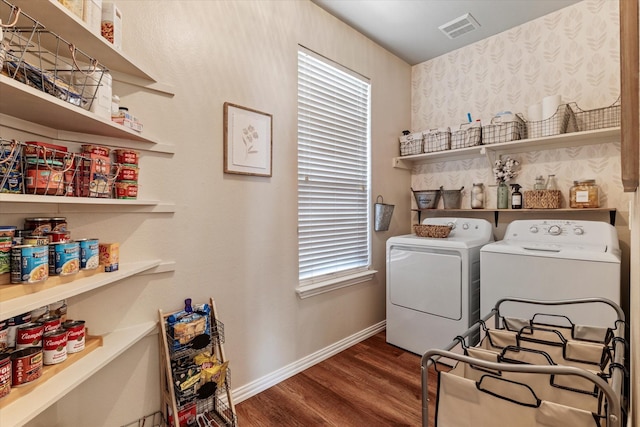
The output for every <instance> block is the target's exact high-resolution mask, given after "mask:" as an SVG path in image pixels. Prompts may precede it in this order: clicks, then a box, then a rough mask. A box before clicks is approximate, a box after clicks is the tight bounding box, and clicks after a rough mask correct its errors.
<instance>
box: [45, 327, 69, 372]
mask: <svg viewBox="0 0 640 427" xmlns="http://www.w3.org/2000/svg"><path fill="white" fill-rule="evenodd" d="M42 348H43V359H44V364H45V365H55V364H56V363H60V362H64V361H65V360H67V331H65V330H64V329H57V330H55V331H51V332H47V333H46V334H44V337H43V338H42Z"/></svg>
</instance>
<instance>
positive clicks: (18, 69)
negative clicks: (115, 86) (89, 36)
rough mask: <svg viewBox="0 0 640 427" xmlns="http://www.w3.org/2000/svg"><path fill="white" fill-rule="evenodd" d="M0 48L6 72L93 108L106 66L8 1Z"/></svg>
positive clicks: (1, 3)
mask: <svg viewBox="0 0 640 427" xmlns="http://www.w3.org/2000/svg"><path fill="white" fill-rule="evenodd" d="M0 19H2V22H4V23H6V24H5V27H4V28H3V33H4V38H3V40H2V46H1V47H0V50H1V54H0V59H2V61H1V62H2V73H3V74H5V75H7V76H8V77H9V78H11V79H13V80H16V81H19V82H21V83H24V84H26V85H28V86H30V87H33V88H35V89H37V90H39V91H42V92H44V93H47V94H49V95H52V96H55V97H56V98H58V99H62V100H63V101H66V102H68V103H70V104H73V105H76V106H78V107H81V108H83V109H85V110H89V109H90V108H91V105H92V103H93V101H94V99H95V97H96V92H97V90H98V88H99V87H100V85H102V84H103V82H102V77H103V74H104V73H105V72H107V70H106V68H105V67H103V66H102V65H100V63H99V62H98V60H97V59H95V58H93V57H91V56H89V55H87V54H85V53H84V52H83V51H81V50H80V49H78V48H76V47H75V46H74V45H73V44H72V43H69V42H67V41H65V40H64V39H63V38H61V37H60V36H58V35H57V34H55V33H53V32H51V31H48V30H47V29H46V28H45V27H44V26H43V25H42V24H41V23H40V22H38V21H36V20H35V19H33V18H32V17H30V16H29V15H27V14H25V13H24V12H22V11H20V9H19V8H17V7H15V6H14V5H12V4H11V3H9V2H7V1H6V0H0Z"/></svg>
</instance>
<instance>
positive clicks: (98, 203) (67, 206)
mask: <svg viewBox="0 0 640 427" xmlns="http://www.w3.org/2000/svg"><path fill="white" fill-rule="evenodd" d="M0 203H1V204H0V214H3V213H23V212H31V211H32V210H33V208H32V206H30V204H45V205H57V209H54V210H55V211H56V212H58V213H72V212H94V211H97V212H103V213H105V212H111V211H116V212H134V213H135V212H140V213H173V212H175V204H174V203H168V202H161V201H160V200H145V199H107V198H98V197H64V196H45V195H37V194H10V193H0ZM25 209H26V211H25Z"/></svg>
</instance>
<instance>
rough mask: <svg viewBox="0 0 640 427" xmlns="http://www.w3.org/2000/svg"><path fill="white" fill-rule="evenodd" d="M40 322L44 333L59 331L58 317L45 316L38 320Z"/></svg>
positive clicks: (60, 325)
mask: <svg viewBox="0 0 640 427" xmlns="http://www.w3.org/2000/svg"><path fill="white" fill-rule="evenodd" d="M40 322H41V323H42V324H43V326H44V333H45V334H46V333H47V332H51V331H55V330H56V329H60V328H61V327H62V322H61V321H60V316H54V315H51V314H47V315H46V316H44V317H42V318H41V319H40Z"/></svg>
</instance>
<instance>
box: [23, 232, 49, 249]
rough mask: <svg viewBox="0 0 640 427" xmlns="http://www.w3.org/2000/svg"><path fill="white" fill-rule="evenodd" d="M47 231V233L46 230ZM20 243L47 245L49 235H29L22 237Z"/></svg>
mask: <svg viewBox="0 0 640 427" xmlns="http://www.w3.org/2000/svg"><path fill="white" fill-rule="evenodd" d="M47 233H49V232H48V231H47ZM22 244H23V245H27V246H47V245H48V244H49V237H48V236H45V235H41V236H40V235H33V234H32V235H31V236H25V237H23V238H22Z"/></svg>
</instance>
